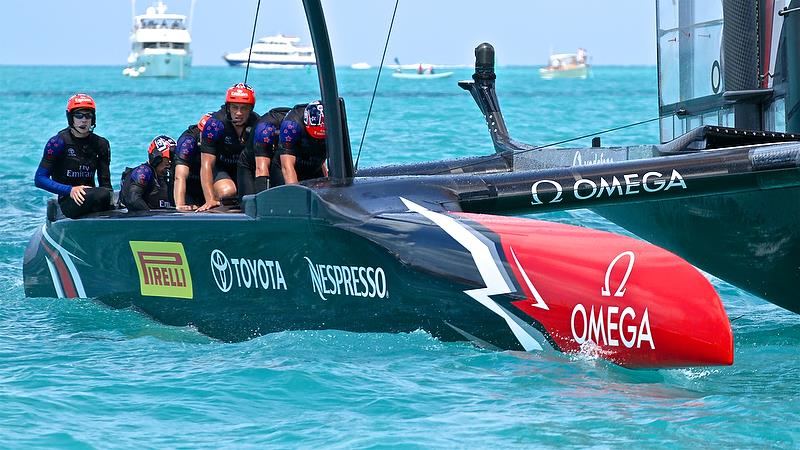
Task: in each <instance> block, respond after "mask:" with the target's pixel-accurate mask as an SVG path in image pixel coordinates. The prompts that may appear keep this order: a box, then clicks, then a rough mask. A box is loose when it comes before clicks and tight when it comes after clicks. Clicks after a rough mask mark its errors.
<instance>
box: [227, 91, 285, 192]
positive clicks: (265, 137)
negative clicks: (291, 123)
mask: <svg viewBox="0 0 800 450" xmlns="http://www.w3.org/2000/svg"><path fill="white" fill-rule="evenodd" d="M289 111H291V108H288V107H284V106H279V107H277V108H272V109H271V110H269V111H268V112H267V113H266V114H264V115H262V116H261V118H259V119H258V122H256V126H255V128H254V131H253V137H252V138H251V139H250V140H249V141H248V143H247V146H246V147H245V149H244V150H243V151H242V153H241V155H239V167H238V174H237V176H236V178H237V179H238V181H239V195H240V196H244V195H249V194H257V193H259V192H261V191H264V190H266V189H269V187H270V175H276V176H277V178H276V180H282V179H283V177H282V176H280V171H281V166H280V164H278V161H277V158H275V150H276V149H277V147H278V141H279V139H280V129H281V123H282V122H283V119H284V117H286V113H288V112H289ZM273 165H274V167H275V168H274V169H273V168H271V167H270V166H273Z"/></svg>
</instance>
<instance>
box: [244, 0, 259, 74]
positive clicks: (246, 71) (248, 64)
mask: <svg viewBox="0 0 800 450" xmlns="http://www.w3.org/2000/svg"><path fill="white" fill-rule="evenodd" d="M259 9H261V0H258V4H257V5H256V17H255V19H254V20H253V35H252V36H250V48H249V49H248V50H247V67H246V68H245V69H244V84H247V75H248V74H249V73H250V58H251V57H252V56H253V42H254V41H255V40H256V25H257V24H258V10H259Z"/></svg>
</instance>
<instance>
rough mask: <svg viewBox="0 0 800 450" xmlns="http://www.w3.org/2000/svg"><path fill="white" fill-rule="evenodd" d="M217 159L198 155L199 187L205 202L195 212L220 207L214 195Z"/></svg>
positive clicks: (205, 154) (207, 155) (206, 155)
mask: <svg viewBox="0 0 800 450" xmlns="http://www.w3.org/2000/svg"><path fill="white" fill-rule="evenodd" d="M216 162H217V157H216V156H214V155H211V154H209V153H203V154H201V155H200V185H201V186H202V187H203V196H204V197H205V198H206V202H205V203H204V204H203V206H201V207H199V208H197V211H206V210H208V209H211V208H215V207H217V206H219V205H220V202H219V199H217V197H216V195H215V194H214V164H215V163H216Z"/></svg>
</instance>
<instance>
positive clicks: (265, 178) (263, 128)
mask: <svg viewBox="0 0 800 450" xmlns="http://www.w3.org/2000/svg"><path fill="white" fill-rule="evenodd" d="M277 142H278V129H277V128H276V127H275V125H273V124H271V123H269V122H266V123H259V124H258V126H256V129H255V132H253V147H254V149H255V151H254V153H255V157H256V173H255V189H256V192H261V191H263V190H266V189H269V165H270V163H271V162H272V158H274V157H275V144H276V143H277Z"/></svg>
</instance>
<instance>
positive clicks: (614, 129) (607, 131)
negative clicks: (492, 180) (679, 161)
mask: <svg viewBox="0 0 800 450" xmlns="http://www.w3.org/2000/svg"><path fill="white" fill-rule="evenodd" d="M658 119H659V118H658V117H653V118H652V119H647V120H642V121H640V122H634V123H629V124H627V125H622V126H619V127H615V128H609V129H607V130H602V131H598V132H595V133H589V134H584V135H583V136H578V137H574V138H570V139H564V140H563V141H557V142H551V143H549V144H545V145H539V146H536V147H532V148H526V149H525V150H519V151H514V152H513V153H512V154H513V155H521V154H523V153H528V152H532V151H534V150H541V149H543V148H547V147H552V146H554V145H560V144H566V143H567V142H572V141H577V140H578V139H585V138H588V137H593V136H597V135H599V134H606V133H610V132H612V131H618V130H622V129H625V128H631V127H635V126H639V125H644V124H646V123H649V122H654V121H656V120H658ZM492 156H493V157H494V158H497V159H499V158H502V157H503V154H500V153H495V154H494V155H492ZM484 162H486V161H485V160H480V161H475V162H472V163H469V164H464V165H461V166H456V167H451V168H449V169H445V170H442V171H440V172H434V173H433V174H432V175H441V174H443V173H448V172H451V171H452V170H454V169H463V168H465V167H471V166H475V165H478V164H483V163H484Z"/></svg>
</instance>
